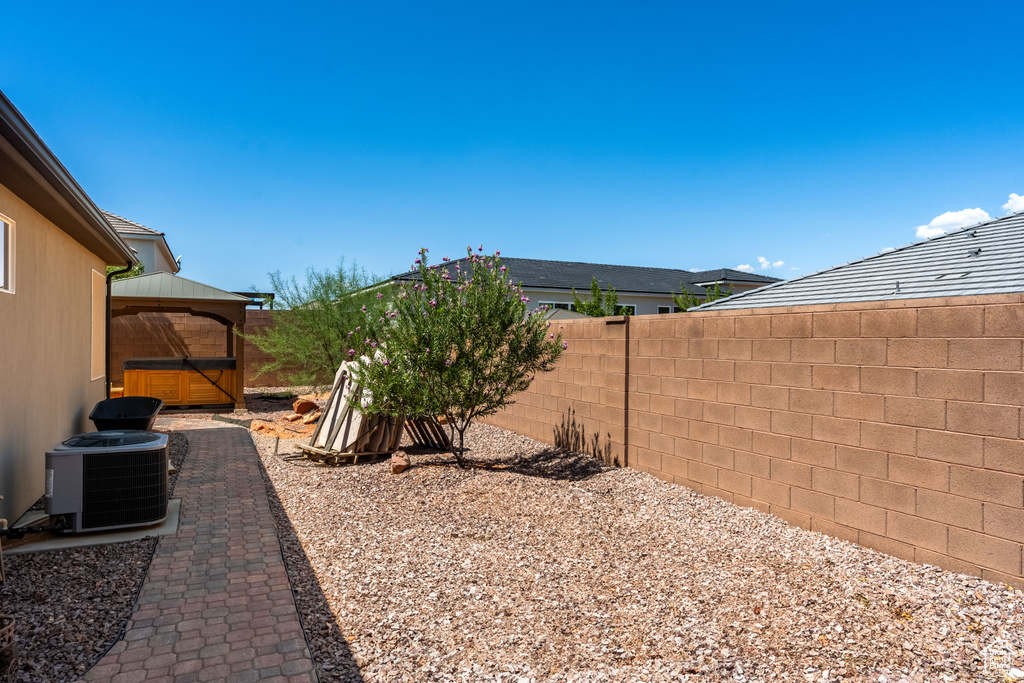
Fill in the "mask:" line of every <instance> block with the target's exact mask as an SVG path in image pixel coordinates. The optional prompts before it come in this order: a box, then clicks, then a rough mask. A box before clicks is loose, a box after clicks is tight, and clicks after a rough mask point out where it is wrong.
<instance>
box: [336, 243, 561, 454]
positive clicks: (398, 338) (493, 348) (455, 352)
mask: <svg viewBox="0 0 1024 683" xmlns="http://www.w3.org/2000/svg"><path fill="white" fill-rule="evenodd" d="M482 250H483V247H481V248H480V251H481V252H482ZM468 251H469V258H468V259H466V260H464V261H461V262H458V263H455V264H450V263H449V264H442V265H435V266H428V265H427V250H426V249H423V250H421V251H420V254H419V258H417V259H416V263H415V264H414V268H415V269H417V270H418V271H419V276H420V281H419V282H407V283H403V284H402V285H400V287H399V290H398V293H397V295H396V296H395V297H394V298H393V299H392V300H391V301H390V302H388V301H387V300H386V299H385V298H384V297H383V296H382V294H381V293H378V295H377V296H378V297H379V298H378V300H377V301H375V302H374V304H373V305H372V306H371V308H370V310H369V311H368V314H367V318H366V322H365V323H364V326H363V329H362V332H361V334H360V335H358V337H359V339H358V343H357V344H353V345H351V346H350V347H349V349H348V351H347V354H348V355H349V356H351V357H352V358H356V357H361V358H362V359H363V362H362V363H361V364H360V365H359V366H358V367H357V369H356V370H355V371H354V373H353V374H354V379H355V381H357V382H358V383H359V384H360V385H362V386H363V387H366V388H367V389H368V390H369V391H370V393H371V396H370V398H368V399H367V398H366V396H365V395H364V396H363V397H362V398H361V403H360V405H359V406H355V407H359V408H360V409H361V410H362V412H363V413H364V414H368V415H389V416H395V415H403V414H404V415H406V416H410V417H414V416H417V417H418V416H432V417H436V416H444V418H445V422H446V424H447V425H448V428H449V429H450V430H451V436H452V444H453V447H452V451H453V453H454V455H455V459H456V461H457V462H458V463H459V465H460V466H464V460H463V455H464V453H465V434H466V429H468V428H469V426H470V424H471V423H472V422H473V421H474V420H476V419H478V418H481V417H485V416H487V415H492V414H493V413H495V412H496V411H497V410H498V409H499V408H501V407H503V406H507V405H510V404H512V403H514V402H515V396H516V394H518V393H519V392H521V391H524V390H525V389H526V388H527V387H529V386H530V382H531V381H532V380H533V378H534V376H535V375H536V373H538V372H546V371H548V370H551V369H553V368H554V365H555V362H556V361H557V360H558V357H559V355H561V353H562V350H563V348H565V344H564V343H563V342H562V336H561V334H557V335H556V334H553V333H551V332H550V331H549V327H550V323H548V322H546V321H545V320H544V315H543V312H542V311H541V310H536V311H529V312H528V311H527V304H528V303H529V299H528V298H527V297H525V296H523V292H522V290H521V289H520V288H519V286H518V285H516V284H515V283H514V282H513V281H512V280H511V279H510V278H509V277H508V275H507V269H506V267H505V266H503V265H501V259H500V258H499V253H498V252H495V253H494V256H486V255H484V254H482V253H476V254H474V253H473V251H472V249H469V250H468ZM444 261H448V259H447V258H445V259H444ZM453 273H454V276H453ZM456 434H458V437H459V438H458V446H457V447H456V446H455V443H456V441H455V435H456Z"/></svg>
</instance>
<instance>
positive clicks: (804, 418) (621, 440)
mask: <svg viewBox="0 0 1024 683" xmlns="http://www.w3.org/2000/svg"><path fill="white" fill-rule="evenodd" d="M606 322H607V321H606V320H593V321H583V322H567V323H563V325H564V327H565V329H564V330H563V331H564V332H565V333H566V334H565V336H566V340H567V341H568V342H569V344H570V347H569V350H568V352H566V354H565V356H564V359H563V360H562V361H560V364H559V368H558V369H557V370H555V371H554V372H552V373H550V374H548V375H547V376H544V377H538V379H537V381H536V382H534V385H533V386H532V387H531V388H530V390H529V391H528V392H527V393H526V394H525V395H524V396H523V397H522V400H521V401H520V404H519V405H517V406H513V407H511V408H509V409H507V410H506V411H504V413H502V414H501V415H498V416H495V418H494V419H493V420H492V422H493V423H495V424H498V425H500V426H504V427H508V428H511V429H514V430H517V431H520V432H523V433H525V434H528V435H530V436H532V437H534V438H537V439H539V440H542V441H545V442H548V443H552V444H556V443H557V444H559V445H561V444H562V443H564V442H565V439H564V438H562V437H561V436H560V434H561V433H562V432H564V427H565V425H566V424H567V420H568V421H569V423H570V424H571V420H572V417H573V416H575V418H576V421H577V423H578V424H580V425H582V426H583V427H585V428H586V433H587V438H588V439H589V438H591V436H592V435H593V434H595V433H598V434H601V435H607V436H606V441H607V448H608V449H609V450H610V452H611V453H612V454H613V456H617V457H620V458H623V459H628V464H629V466H631V467H636V468H638V469H641V470H644V471H647V472H650V473H652V474H654V475H656V476H658V477H661V478H662V479H665V480H667V481H671V482H675V483H678V484H684V485H686V486H689V487H691V488H693V489H696V490H697V491H701V492H703V493H706V494H709V495H715V496H719V497H721V498H724V499H726V500H730V501H732V502H735V503H737V504H740V505H746V506H750V507H756V508H758V509H761V510H764V511H767V512H770V513H772V514H775V515H778V516H779V517H782V518H784V519H786V520H788V521H790V522H791V523H793V524H797V525H799V526H802V527H804V528H808V529H813V530H816V531H821V532H823V533H827V534H830V535H833V536H837V537H839V538H844V539H848V540H852V541H855V542H858V543H860V544H862V545H865V546H868V547H871V548H876V549H879V550H882V551H884V552H887V553H890V554H893V555H896V556H898V557H903V558H906V559H910V560H914V561H917V562H926V563H929V564H936V565H939V566H941V567H944V568H947V569H951V570H954V571H958V572H963V573H969V574H975V575H980V576H982V577H984V578H987V579H990V580H993V581H1004V582H1006V583H1010V584H1013V585H1015V586H1024V577H1022V570H1024V567H1022V561H1024V558H1022V550H1024V545H1022V544H1024V441H1021V437H1022V426H1021V421H1022V415H1021V406H1022V405H1024V372H1022V370H1024V365H1022V358H1024V341H1022V337H1024V303H1022V298H1021V296H1019V295H999V296H988V297H954V298H947V299H929V300H917V301H899V302H872V303H867V304H845V305H835V306H803V307H790V308H773V309H747V310H740V311H722V312H716V313H712V312H707V313H682V314H676V315H670V316H669V315H662V316H638V317H635V318H633V319H632V320H631V321H630V323H629V326H628V327H629V330H628V334H629V338H630V341H629V355H628V360H627V358H625V357H624V355H618V349H620V348H621V349H622V350H625V344H624V339H625V334H626V325H622V324H619V325H607V324H606ZM616 343H617V344H618V346H617V347H616V346H615V344H616ZM606 353H609V354H615V358H614V359H612V358H606V357H605V354H606ZM627 362H628V380H627V379H626V377H627V375H626V365H627ZM627 381H628V392H626V391H624V389H625V385H626V383H627ZM627 401H628V404H629V410H628V430H626V429H623V428H622V427H621V426H619V425H621V424H625V420H626V415H627V411H626V410H625V409H624V404H625V403H626V402H627ZM617 416H621V417H617ZM616 426H618V430H616V429H614V427H616ZM560 430H561V431H560ZM627 440H628V447H625V443H626V441H627ZM587 450H588V451H592V449H589V448H588V449H587Z"/></svg>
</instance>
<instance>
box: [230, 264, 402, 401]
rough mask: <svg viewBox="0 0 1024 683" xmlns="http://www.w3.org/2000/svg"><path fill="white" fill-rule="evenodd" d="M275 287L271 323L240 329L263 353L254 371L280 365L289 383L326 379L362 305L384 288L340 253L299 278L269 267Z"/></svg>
mask: <svg viewBox="0 0 1024 683" xmlns="http://www.w3.org/2000/svg"><path fill="white" fill-rule="evenodd" d="M269 277H270V283H271V286H272V287H273V290H274V292H275V307H274V309H273V311H272V312H271V324H270V325H269V326H267V327H264V328H260V329H258V330H255V331H253V332H249V333H246V334H243V335H241V336H242V337H244V338H245V339H246V340H248V341H250V342H252V343H253V344H254V345H255V346H256V347H257V348H258V349H260V350H261V351H263V352H264V353H266V354H268V355H269V356H270V358H271V360H270V361H268V362H266V363H263V364H261V365H258V366H257V375H256V376H257V377H258V376H259V375H262V374H264V373H268V372H274V371H280V373H281V374H282V375H283V377H284V378H285V380H286V381H288V382H289V383H292V384H315V385H319V386H323V385H325V384H330V382H331V381H332V379H333V378H334V374H335V372H336V371H337V369H338V366H339V365H340V364H341V362H342V361H344V360H348V356H347V354H346V350H347V349H348V348H349V346H350V341H351V338H352V335H354V334H356V333H357V328H358V327H359V326H360V325H361V324H362V323H363V321H364V319H365V314H364V310H365V308H366V305H367V304H369V303H372V302H374V301H376V299H375V296H376V294H377V293H379V291H387V289H386V288H378V289H376V290H375V289H374V288H373V287H372V283H373V282H374V281H375V278H374V277H372V276H370V275H369V274H367V273H366V271H365V270H362V269H360V268H358V267H356V266H355V265H354V264H353V266H352V267H351V268H346V267H345V262H344V259H342V260H341V261H339V263H338V266H337V267H336V268H334V269H325V270H315V269H313V268H310V269H308V270H306V275H305V279H304V280H303V281H302V282H299V281H298V280H297V279H296V278H295V277H294V276H293V277H291V278H285V277H283V276H282V275H281V273H280V271H278V272H274V273H270V274H269Z"/></svg>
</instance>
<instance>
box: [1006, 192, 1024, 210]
mask: <svg viewBox="0 0 1024 683" xmlns="http://www.w3.org/2000/svg"><path fill="white" fill-rule="evenodd" d="M1003 208H1004V209H1006V212H1007V213H1013V212H1015V211H1024V197H1021V196H1020V195H1019V194H1017V193H1016V192H1011V193H1010V201H1008V202H1006V203H1005V204H1003Z"/></svg>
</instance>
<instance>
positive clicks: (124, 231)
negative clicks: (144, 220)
mask: <svg viewBox="0 0 1024 683" xmlns="http://www.w3.org/2000/svg"><path fill="white" fill-rule="evenodd" d="M100 213H102V214H103V217H104V218H106V219H107V222H108V223H110V225H111V227H113V228H114V230H116V231H117V232H118V233H119V234H121V235H152V236H154V237H159V236H160V235H163V233H162V232H157V231H156V230H153V229H152V228H147V227H146V226H145V225H142V224H141V223H136V222H135V221H130V220H128V219H127V218H124V217H122V216H118V215H117V214H116V213H110V212H109V211H104V210H103V209H100Z"/></svg>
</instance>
